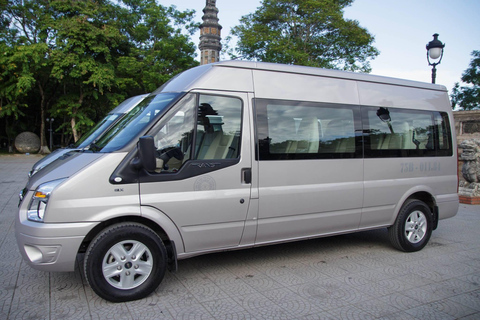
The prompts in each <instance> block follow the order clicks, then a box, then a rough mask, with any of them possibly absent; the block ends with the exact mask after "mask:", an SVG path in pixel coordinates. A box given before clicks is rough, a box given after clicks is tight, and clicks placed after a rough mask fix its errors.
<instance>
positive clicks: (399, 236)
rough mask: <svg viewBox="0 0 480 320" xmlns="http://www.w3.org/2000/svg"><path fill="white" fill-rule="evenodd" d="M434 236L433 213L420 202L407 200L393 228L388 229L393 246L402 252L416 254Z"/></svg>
mask: <svg viewBox="0 0 480 320" xmlns="http://www.w3.org/2000/svg"><path fill="white" fill-rule="evenodd" d="M431 235H432V213H431V211H430V208H429V207H428V206H427V205H426V204H425V203H424V202H423V201H419V200H414V199H411V200H407V201H406V202H405V203H404V204H403V206H402V208H401V209H400V212H399V213H398V216H397V219H396V220H395V223H394V224H393V226H391V227H390V228H388V236H389V238H390V242H391V243H392V245H393V246H394V247H395V248H397V249H399V250H402V251H407V252H414V251H419V250H421V249H423V247H425V246H426V245H427V243H428V240H429V239H430V236H431Z"/></svg>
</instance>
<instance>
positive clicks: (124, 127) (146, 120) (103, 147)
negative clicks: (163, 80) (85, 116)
mask: <svg viewBox="0 0 480 320" xmlns="http://www.w3.org/2000/svg"><path fill="white" fill-rule="evenodd" d="M179 95H181V93H160V94H157V95H151V96H148V97H146V98H145V99H144V100H143V101H142V102H140V103H139V104H138V105H137V106H136V107H134V108H133V109H132V110H131V111H130V112H129V113H128V114H127V115H126V116H125V117H123V119H122V120H120V121H118V122H117V123H116V124H115V125H114V126H113V127H112V128H110V129H109V130H108V131H107V132H106V133H105V135H103V136H102V138H100V140H98V142H97V143H95V144H94V145H92V146H91V147H90V150H92V151H102V152H112V151H116V150H119V149H121V148H123V147H124V146H125V145H126V144H127V143H129V142H130V141H131V140H132V139H135V138H136V137H137V135H138V134H140V132H143V131H145V129H146V128H147V127H148V126H149V125H150V124H151V123H152V120H153V119H154V118H155V116H156V115H157V114H159V113H160V112H162V111H163V110H165V109H166V108H167V107H168V106H169V105H170V104H171V103H172V102H173V101H176V98H177V97H178V96H179Z"/></svg>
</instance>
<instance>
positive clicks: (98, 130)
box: [73, 113, 121, 149]
mask: <svg viewBox="0 0 480 320" xmlns="http://www.w3.org/2000/svg"><path fill="white" fill-rule="evenodd" d="M120 116H121V114H119V113H117V114H109V115H107V116H106V117H105V118H104V119H103V120H102V121H100V122H99V123H97V125H96V126H95V127H93V128H92V129H91V130H90V131H88V132H87V133H85V134H84V135H83V136H82V138H80V140H78V141H77V142H76V143H75V144H74V145H73V148H74V149H82V148H87V147H88V146H89V145H90V144H91V143H92V142H94V140H95V139H97V138H98V136H100V135H101V134H102V132H104V131H105V130H106V129H107V128H108V127H109V126H111V125H112V123H113V122H114V121H115V120H117V119H118V117H120Z"/></svg>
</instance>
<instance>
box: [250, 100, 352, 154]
mask: <svg viewBox="0 0 480 320" xmlns="http://www.w3.org/2000/svg"><path fill="white" fill-rule="evenodd" d="M255 103H256V110H257V125H258V126H257V129H258V136H259V147H260V160H293V159H332V158H354V157H360V156H361V141H359V143H356V134H355V132H356V127H358V126H359V121H357V124H356V122H355V120H356V119H359V118H360V117H359V115H358V113H359V107H355V106H346V105H331V104H330V105H329V104H324V103H306V102H297V101H278V100H264V99H256V100H255ZM356 114H357V115H356ZM357 129H359V128H357ZM360 132H361V131H360ZM357 145H358V147H357Z"/></svg>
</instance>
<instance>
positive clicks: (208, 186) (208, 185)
mask: <svg viewBox="0 0 480 320" xmlns="http://www.w3.org/2000/svg"><path fill="white" fill-rule="evenodd" d="M215 189H216V183H215V179H213V178H212V177H210V176H201V177H200V178H198V179H197V180H196V181H195V183H194V185H193V190H195V191H207V190H215Z"/></svg>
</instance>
